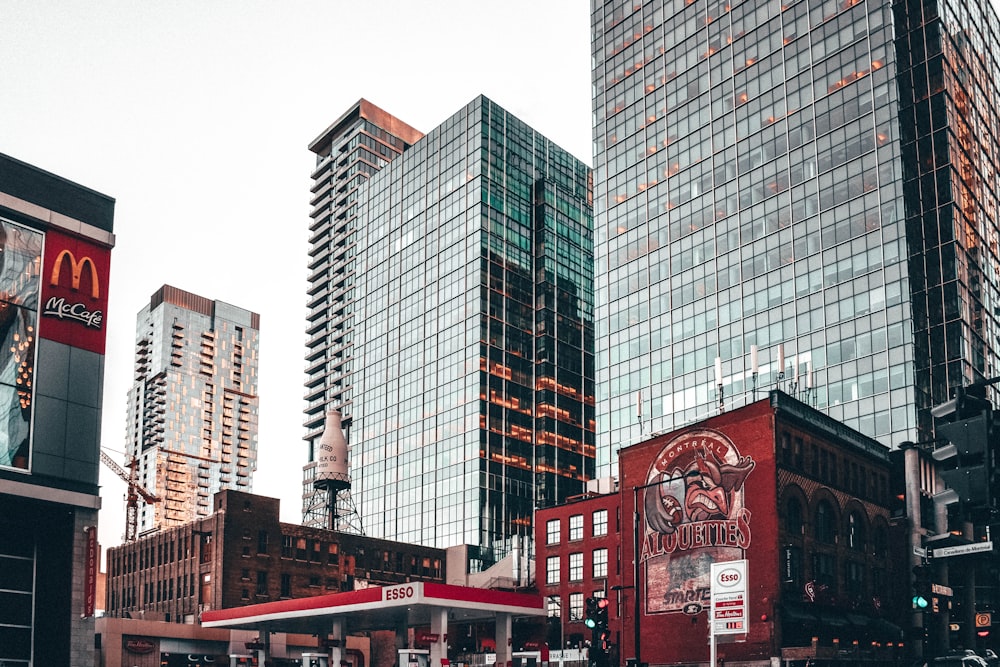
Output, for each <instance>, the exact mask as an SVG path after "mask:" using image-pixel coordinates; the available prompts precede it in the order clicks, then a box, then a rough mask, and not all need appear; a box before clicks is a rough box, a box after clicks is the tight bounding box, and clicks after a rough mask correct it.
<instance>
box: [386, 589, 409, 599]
mask: <svg viewBox="0 0 1000 667" xmlns="http://www.w3.org/2000/svg"><path fill="white" fill-rule="evenodd" d="M412 597H413V586H399V587H397V588H387V589H385V599H386V600H406V599H408V598H412Z"/></svg>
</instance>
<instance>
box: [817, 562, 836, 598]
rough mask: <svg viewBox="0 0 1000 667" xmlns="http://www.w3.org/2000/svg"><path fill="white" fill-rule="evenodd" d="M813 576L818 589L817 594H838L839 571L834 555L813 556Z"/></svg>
mask: <svg viewBox="0 0 1000 667" xmlns="http://www.w3.org/2000/svg"><path fill="white" fill-rule="evenodd" d="M813 574H814V578H815V579H816V584H817V588H818V590H817V594H822V593H826V594H836V592H837V570H836V566H835V560H834V557H833V556H832V555H830V554H823V553H817V554H813Z"/></svg>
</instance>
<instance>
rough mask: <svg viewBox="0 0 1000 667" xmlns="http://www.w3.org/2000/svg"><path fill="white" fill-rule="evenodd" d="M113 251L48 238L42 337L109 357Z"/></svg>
mask: <svg viewBox="0 0 1000 667" xmlns="http://www.w3.org/2000/svg"><path fill="white" fill-rule="evenodd" d="M110 259H111V253H110V251H109V250H108V249H107V248H103V247H101V246H97V245H93V244H91V243H88V242H86V241H82V240H80V239H74V238H72V237H69V236H65V235H63V234H60V233H59V232H54V231H50V232H49V233H47V234H46V235H45V257H44V262H43V266H42V276H41V278H42V280H41V283H42V300H41V304H40V305H41V308H40V314H41V316H42V317H41V322H40V323H39V326H40V331H39V335H40V336H41V337H42V338H47V339H49V340H55V341H58V342H61V343H65V344H67V345H72V346H73V347H79V348H83V349H86V350H90V351H92V352H98V353H100V354H103V353H104V342H105V331H104V313H105V310H106V309H107V303H108V295H107V289H108V287H107V286H108V278H109V275H110V273H109V264H110Z"/></svg>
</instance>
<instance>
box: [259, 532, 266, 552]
mask: <svg viewBox="0 0 1000 667" xmlns="http://www.w3.org/2000/svg"><path fill="white" fill-rule="evenodd" d="M257 553H259V554H266V553H267V531H266V530H258V531H257Z"/></svg>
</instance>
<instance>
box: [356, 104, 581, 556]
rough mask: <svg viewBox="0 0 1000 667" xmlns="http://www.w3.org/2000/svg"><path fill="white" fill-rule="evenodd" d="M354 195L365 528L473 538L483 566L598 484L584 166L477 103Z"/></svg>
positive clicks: (376, 532)
mask: <svg viewBox="0 0 1000 667" xmlns="http://www.w3.org/2000/svg"><path fill="white" fill-rule="evenodd" d="M359 203H360V213H359V224H358V243H357V248H358V257H357V262H358V267H359V269H360V270H359V272H358V274H357V280H356V292H357V297H356V298H355V304H356V308H355V314H356V320H355V338H354V350H355V357H356V366H355V373H354V375H355V385H354V387H355V389H354V393H353V420H354V438H353V442H352V454H351V473H352V477H353V493H354V498H355V500H356V501H357V503H358V509H359V512H360V514H361V516H362V521H363V522H364V526H365V530H366V533H367V534H368V535H371V536H374V537H383V538H387V539H393V540H398V541H402V542H409V543H415V544H424V545H427V546H434V547H441V548H444V547H448V546H453V545H459V544H469V545H473V546H477V547H480V548H481V549H482V554H483V555H482V564H484V565H485V564H488V562H490V561H492V560H494V559H497V558H500V557H502V556H503V555H505V554H506V553H507V552H508V551H509V550H510V548H511V546H512V545H513V543H515V542H516V541H518V539H519V538H524V539H526V540H527V539H530V536H531V534H532V531H531V523H532V513H533V511H534V509H535V507H537V506H540V505H546V504H550V503H556V502H561V501H563V500H565V498H567V497H568V496H571V495H574V494H578V493H580V492H582V490H583V488H584V482H585V480H587V479H590V478H591V477H593V472H594V457H593V445H594V441H593V437H594V414H593V410H594V405H593V329H592V317H593V312H592V308H593V305H592V283H591V281H592V246H591V243H592V238H591V235H592V226H591V206H590V170H589V168H588V167H587V166H586V165H585V164H583V163H582V162H580V161H578V160H577V159H575V158H573V157H572V156H571V155H569V154H568V153H566V152H565V151H564V150H562V149H560V148H559V147H557V146H555V145H554V144H552V143H551V142H550V141H549V140H547V139H546V138H545V137H543V136H541V135H540V134H538V133H537V132H535V131H534V130H532V129H531V128H530V127H528V126H527V125H525V124H524V123H523V122H521V121H519V120H518V119H517V118H515V117H513V116H512V115H510V114H509V113H507V112H506V111H504V110H503V109H502V108H500V107H498V106H497V105H495V104H494V103H492V102H491V101H490V100H488V99H486V98H483V97H480V98H477V99H476V100H474V101H473V102H471V103H470V104H469V105H467V106H466V107H465V108H464V109H462V110H461V111H459V112H458V113H456V114H455V115H454V116H453V117H451V118H450V119H448V120H447V121H446V122H445V123H444V124H442V125H441V126H440V127H438V128H437V129H435V130H434V131H432V132H431V133H429V134H428V135H427V136H426V137H424V138H423V139H421V140H420V141H418V142H417V143H415V144H414V145H413V146H412V147H411V148H410V149H408V150H407V151H406V152H405V153H404V154H403V156H402V157H401V158H400V159H399V160H395V161H393V162H392V163H390V164H389V165H387V166H386V167H385V168H384V169H383V170H382V171H381V172H379V173H378V174H376V175H374V176H373V177H372V178H371V180H370V181H369V182H368V184H367V186H366V191H365V192H364V193H363V195H362V196H361V197H360V198H359Z"/></svg>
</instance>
